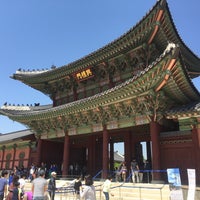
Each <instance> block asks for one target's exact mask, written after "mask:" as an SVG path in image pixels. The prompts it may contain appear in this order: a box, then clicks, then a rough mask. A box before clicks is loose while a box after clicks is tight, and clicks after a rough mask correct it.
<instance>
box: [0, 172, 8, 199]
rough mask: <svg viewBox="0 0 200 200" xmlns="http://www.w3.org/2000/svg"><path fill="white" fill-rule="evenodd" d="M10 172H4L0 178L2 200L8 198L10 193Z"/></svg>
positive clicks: (0, 196) (0, 197)
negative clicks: (8, 192)
mask: <svg viewBox="0 0 200 200" xmlns="http://www.w3.org/2000/svg"><path fill="white" fill-rule="evenodd" d="M7 178H8V171H7V170H3V171H2V173H1V178H0V200H3V199H4V198H5V197H6V196H7V191H8V180H7Z"/></svg>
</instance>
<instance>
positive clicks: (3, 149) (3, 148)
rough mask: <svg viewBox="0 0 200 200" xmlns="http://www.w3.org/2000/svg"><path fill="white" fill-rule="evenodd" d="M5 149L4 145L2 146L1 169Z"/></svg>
mask: <svg viewBox="0 0 200 200" xmlns="http://www.w3.org/2000/svg"><path fill="white" fill-rule="evenodd" d="M5 149H6V147H5V146H3V147H2V160H1V169H3V163H4V157H5Z"/></svg>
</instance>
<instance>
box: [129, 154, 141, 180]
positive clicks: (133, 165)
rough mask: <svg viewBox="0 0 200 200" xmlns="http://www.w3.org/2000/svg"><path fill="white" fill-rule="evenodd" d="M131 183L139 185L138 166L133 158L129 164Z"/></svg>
mask: <svg viewBox="0 0 200 200" xmlns="http://www.w3.org/2000/svg"><path fill="white" fill-rule="evenodd" d="M131 173H132V181H133V183H135V182H136V181H137V183H139V166H138V163H137V161H136V159H135V158H133V160H132V162H131Z"/></svg>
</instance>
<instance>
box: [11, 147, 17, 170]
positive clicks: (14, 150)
mask: <svg viewBox="0 0 200 200" xmlns="http://www.w3.org/2000/svg"><path fill="white" fill-rule="evenodd" d="M16 147H17V145H16V144H14V145H13V162H12V169H14V166H15V155H16Z"/></svg>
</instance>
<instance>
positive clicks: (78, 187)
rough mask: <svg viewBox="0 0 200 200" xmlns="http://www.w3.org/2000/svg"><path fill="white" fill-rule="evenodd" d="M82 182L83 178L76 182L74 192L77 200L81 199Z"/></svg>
mask: <svg viewBox="0 0 200 200" xmlns="http://www.w3.org/2000/svg"><path fill="white" fill-rule="evenodd" d="M81 180H82V177H81V176H79V177H77V179H76V180H75V182H74V190H75V194H76V199H77V200H78V199H80V187H81V186H82V182H81Z"/></svg>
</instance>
